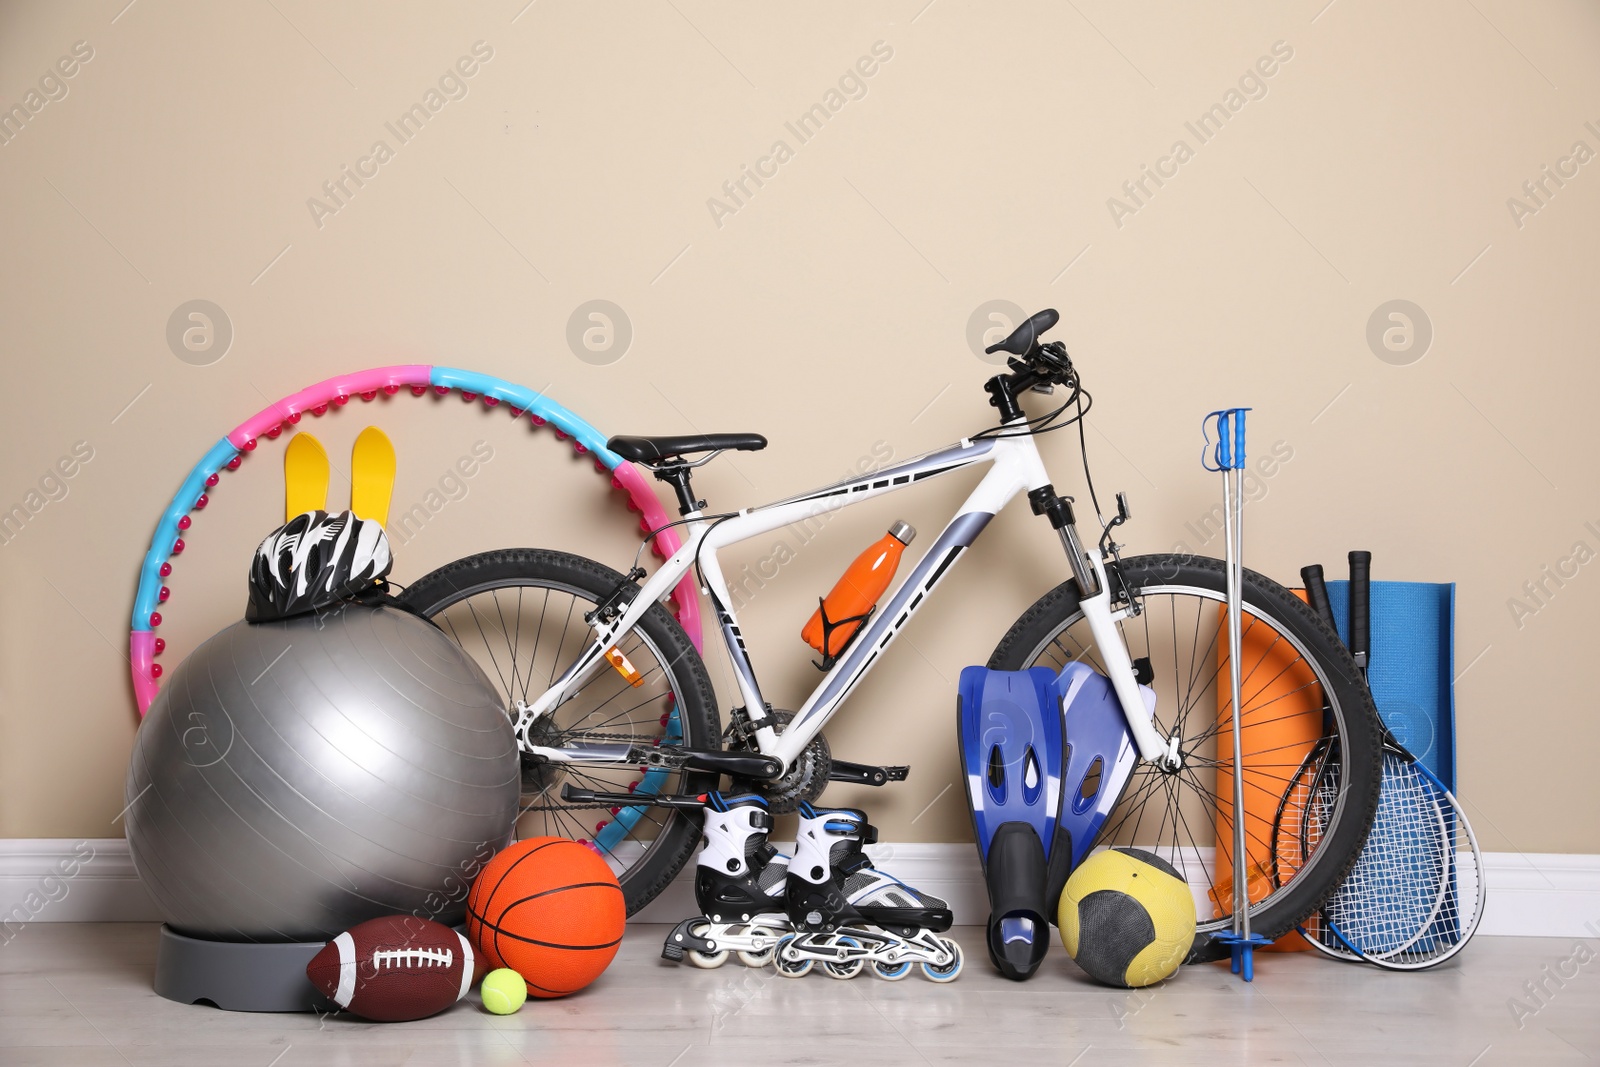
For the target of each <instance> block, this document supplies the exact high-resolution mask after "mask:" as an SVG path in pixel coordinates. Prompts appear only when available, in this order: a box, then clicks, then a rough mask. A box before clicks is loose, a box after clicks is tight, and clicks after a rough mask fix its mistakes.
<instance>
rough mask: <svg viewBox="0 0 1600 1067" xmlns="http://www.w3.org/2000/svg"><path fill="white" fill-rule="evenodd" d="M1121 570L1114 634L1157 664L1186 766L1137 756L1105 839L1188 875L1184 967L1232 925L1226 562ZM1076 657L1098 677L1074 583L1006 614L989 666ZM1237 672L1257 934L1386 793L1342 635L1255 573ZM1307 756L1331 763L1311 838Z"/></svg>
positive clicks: (1128, 564) (1136, 564) (1296, 914)
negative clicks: (1189, 932) (1190, 936)
mask: <svg viewBox="0 0 1600 1067" xmlns="http://www.w3.org/2000/svg"><path fill="white" fill-rule="evenodd" d="M1121 570H1122V580H1123V583H1124V585H1125V589H1124V590H1116V589H1114V590H1113V592H1114V593H1116V594H1118V595H1119V599H1120V600H1122V601H1123V603H1122V604H1121V605H1120V606H1121V608H1122V609H1124V611H1125V614H1124V615H1123V616H1122V617H1121V618H1120V620H1119V622H1118V623H1117V628H1118V630H1119V631H1120V632H1121V634H1122V637H1123V640H1124V641H1125V642H1127V645H1128V652H1129V654H1130V655H1131V656H1132V657H1134V659H1135V660H1138V659H1141V658H1144V659H1148V660H1149V661H1150V669H1151V672H1152V675H1153V678H1152V681H1151V687H1152V688H1153V689H1154V690H1155V692H1156V709H1155V726H1156V730H1157V732H1158V733H1160V735H1161V736H1162V737H1164V738H1167V737H1171V736H1173V735H1174V733H1176V734H1178V735H1179V736H1180V738H1181V740H1180V743H1179V748H1180V751H1181V752H1182V753H1183V756H1184V767H1183V768H1182V769H1181V770H1179V771H1177V772H1168V771H1165V770H1162V769H1160V768H1158V767H1156V766H1154V765H1152V764H1149V763H1145V762H1143V761H1140V762H1139V763H1138V764H1137V765H1136V766H1135V768H1134V770H1133V772H1132V774H1131V775H1130V777H1129V778H1128V781H1127V783H1126V786H1125V787H1124V789H1123V793H1122V797H1121V799H1120V800H1119V802H1118V804H1117V806H1116V808H1114V809H1113V810H1112V812H1111V814H1110V816H1109V817H1108V818H1107V819H1106V821H1105V823H1104V824H1103V826H1102V828H1101V831H1100V834H1099V836H1098V837H1097V839H1096V843H1097V844H1099V845H1132V846H1134V847H1137V848H1143V849H1146V850H1148V851H1151V852H1154V853H1155V854H1157V855H1159V856H1161V857H1162V858H1163V859H1165V860H1167V861H1168V862H1170V863H1172V864H1173V866H1175V867H1176V868H1177V869H1178V870H1179V871H1181V872H1182V873H1183V875H1184V877H1185V878H1187V879H1188V881H1189V885H1190V888H1191V890H1192V891H1193V892H1194V893H1195V897H1196V904H1197V907H1198V909H1199V914H1200V926H1199V933H1198V936H1196V938H1195V945H1194V949H1193V950H1192V951H1191V953H1190V956H1189V962H1203V961H1207V960H1213V959H1220V958H1222V957H1223V956H1225V955H1227V948H1226V946H1224V945H1222V944H1220V943H1216V942H1214V941H1213V940H1212V937H1211V935H1212V934H1215V933H1220V932H1223V931H1226V930H1228V929H1231V926H1232V921H1233V899H1232V875H1231V861H1230V860H1229V859H1228V856H1229V855H1230V854H1231V849H1232V840H1233V819H1234V813H1233V797H1232V788H1233V785H1232V782H1233V773H1234V767H1233V740H1232V722H1233V714H1232V709H1231V707H1230V704H1231V699H1230V697H1229V694H1228V683H1227V678H1228V642H1227V630H1226V623H1225V620H1224V608H1225V605H1226V603H1227V574H1226V569H1225V565H1224V564H1223V563H1222V561H1220V560H1213V559H1205V558H1200V557H1194V556H1187V555H1164V556H1136V557H1132V558H1130V559H1127V560H1124V561H1123V562H1122V568H1121ZM1130 604H1131V605H1133V606H1136V607H1137V609H1138V614H1133V613H1132V612H1131V611H1128V610H1127V609H1128V607H1129V605H1130ZM1079 660H1081V661H1082V662H1085V663H1087V664H1089V665H1090V666H1092V667H1094V668H1095V669H1096V670H1099V671H1101V672H1102V673H1104V666H1103V663H1102V662H1101V659H1100V656H1099V655H1098V653H1097V651H1096V649H1095V646H1094V641H1093V638H1092V637H1091V635H1090V633H1089V626H1088V623H1087V621H1086V620H1085V619H1084V617H1083V613H1082V611H1081V610H1080V608H1079V606H1078V593H1077V586H1076V585H1075V584H1074V583H1072V582H1065V583H1063V584H1061V585H1059V586H1057V587H1056V588H1055V589H1053V590H1051V591H1050V592H1049V593H1046V594H1045V595H1044V596H1043V597H1041V598H1040V599H1039V600H1038V601H1037V602H1036V603H1035V604H1034V605H1033V606H1032V607H1031V608H1029V609H1028V610H1027V611H1026V612H1025V613H1023V615H1022V617H1021V618H1019V619H1018V620H1017V622H1016V623H1015V624H1013V626H1012V627H1011V629H1010V631H1009V632H1007V634H1006V636H1005V637H1004V638H1003V639H1002V640H1001V642H1000V644H999V645H998V646H997V647H996V648H995V651H994V655H992V656H991V657H990V658H989V667H990V668H992V669H996V670H1023V669H1025V668H1028V667H1034V666H1046V667H1050V668H1051V669H1053V670H1057V671H1059V670H1061V669H1062V668H1063V667H1065V666H1066V665H1067V664H1068V663H1069V662H1073V661H1079ZM1240 677H1241V680H1242V685H1241V701H1242V703H1243V705H1244V707H1243V714H1242V716H1241V719H1242V722H1243V732H1242V734H1241V738H1240V741H1241V747H1242V749H1243V752H1242V755H1243V761H1244V789H1245V812H1244V823H1245V837H1246V865H1247V871H1248V872H1249V878H1248V880H1247V884H1248V885H1249V887H1250V905H1249V907H1250V922H1251V928H1252V931H1253V932H1255V933H1260V934H1263V935H1265V936H1266V937H1269V938H1275V937H1278V936H1280V935H1282V934H1284V933H1286V932H1287V931H1289V930H1290V929H1292V928H1293V927H1294V925H1295V924H1296V923H1298V922H1300V921H1301V920H1303V919H1304V918H1305V917H1306V916H1307V915H1309V914H1310V913H1311V912H1312V911H1314V910H1316V909H1317V908H1318V907H1319V906H1321V905H1322V903H1323V902H1324V901H1325V900H1327V898H1328V896H1329V895H1330V894H1331V893H1332V892H1333V891H1334V889H1335V888H1336V887H1337V886H1338V885H1339V882H1340V881H1341V880H1342V879H1343V877H1344V875H1345V873H1346V872H1347V871H1349V869H1350V867H1351V865H1352V864H1353V863H1354V862H1355V859H1356V854H1357V853H1358V851H1359V850H1360V848H1361V845H1362V842H1363V841H1364V840H1365V839H1366V833H1367V829H1368V827H1369V826H1370V824H1371V821H1372V816H1373V811H1374V809H1375V808H1376V806H1377V802H1378V784H1379V759H1380V751H1381V750H1380V743H1379V732H1378V731H1379V727H1378V718H1377V711H1376V709H1375V708H1374V707H1373V705H1372V698H1371V696H1370V694H1369V693H1368V692H1367V689H1366V687H1365V686H1364V685H1363V684H1361V681H1360V677H1359V674H1358V673H1357V670H1356V666H1355V662H1354V661H1353V660H1352V659H1351V658H1350V654H1349V652H1348V651H1347V650H1346V649H1345V647H1344V645H1343V644H1342V643H1340V641H1339V638H1338V636H1337V635H1336V634H1334V633H1333V632H1332V631H1331V630H1329V629H1328V628H1327V626H1326V625H1325V624H1324V623H1323V622H1322V621H1321V620H1320V619H1318V618H1317V617H1316V616H1315V615H1314V614H1313V613H1312V612H1311V610H1310V609H1309V608H1307V607H1306V605H1305V604H1304V603H1303V602H1302V601H1300V600H1299V599H1298V598H1297V597H1295V596H1294V594H1292V593H1290V592H1289V591H1288V590H1287V589H1285V588H1283V587H1282V586H1280V585H1278V584H1277V583H1276V582H1274V581H1272V580H1271V579H1269V578H1266V577H1264V576H1263V575H1260V574H1257V573H1256V572H1254V571H1250V570H1246V571H1245V572H1244V615H1243V624H1242V641H1241V654H1240ZM1071 740H1072V739H1071V738H1070V737H1069V738H1068V739H1067V741H1068V743H1069V744H1070V743H1071ZM1312 752H1316V753H1318V756H1317V757H1316V758H1318V759H1321V760H1325V761H1327V762H1328V763H1329V764H1330V765H1331V766H1332V767H1333V768H1334V769H1335V771H1336V773H1330V774H1329V775H1327V776H1326V777H1325V778H1324V779H1323V780H1324V781H1328V782H1337V786H1336V788H1335V790H1334V793H1333V794H1332V795H1330V796H1326V797H1324V798H1323V803H1321V804H1320V805H1319V807H1318V811H1317V815H1318V827H1319V831H1320V832H1319V835H1318V836H1317V837H1316V838H1315V839H1314V840H1312V839H1310V838H1307V837H1306V836H1305V835H1302V834H1300V833H1298V832H1297V830H1296V827H1297V826H1298V822H1297V820H1299V819H1300V818H1301V817H1302V815H1303V814H1304V812H1305V803H1306V798H1305V797H1304V796H1303V795H1301V794H1303V793H1304V788H1303V786H1304V781H1303V776H1302V775H1301V774H1300V773H1299V772H1300V771H1301V769H1302V767H1303V765H1304V763H1305V761H1306V760H1307V759H1308V758H1309V757H1310V754H1311V753H1312ZM1297 783H1298V786H1299V788H1297ZM1091 795H1092V794H1091ZM1286 820H1287V823H1288V824H1289V827H1290V828H1289V829H1288V830H1287V831H1286V829H1285V826H1286Z"/></svg>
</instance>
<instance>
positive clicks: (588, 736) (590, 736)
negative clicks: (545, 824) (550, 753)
mask: <svg viewBox="0 0 1600 1067" xmlns="http://www.w3.org/2000/svg"><path fill="white" fill-rule="evenodd" d="M573 738H581V739H582V740H585V741H621V742H624V743H626V744H630V745H643V744H645V743H646V742H645V741H644V740H643V739H641V738H638V737H633V736H630V735H627V734H605V733H591V732H588V731H584V732H583V733H575V734H569V735H566V737H565V738H564V739H565V740H571V739H573ZM616 766H617V767H631V766H634V765H633V764H628V763H619V764H616ZM653 769H656V770H670V769H672V768H653ZM620 806H622V805H617V804H568V803H566V802H565V801H563V802H561V803H559V804H528V805H526V806H522V805H519V806H518V809H517V814H518V816H519V817H520V816H522V815H525V814H527V813H528V812H530V811H610V810H611V809H612V808H615V807H620ZM638 806H639V807H644V806H645V805H642V804H641V805H638Z"/></svg>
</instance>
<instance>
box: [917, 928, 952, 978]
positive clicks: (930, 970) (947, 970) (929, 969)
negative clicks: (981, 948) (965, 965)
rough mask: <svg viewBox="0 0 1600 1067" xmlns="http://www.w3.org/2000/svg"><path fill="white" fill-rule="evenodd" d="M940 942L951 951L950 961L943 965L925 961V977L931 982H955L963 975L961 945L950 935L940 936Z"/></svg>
mask: <svg viewBox="0 0 1600 1067" xmlns="http://www.w3.org/2000/svg"><path fill="white" fill-rule="evenodd" d="M939 944H940V945H941V946H942V947H943V948H944V949H945V950H946V951H947V952H949V953H950V962H949V963H947V964H945V965H944V966H943V967H936V966H934V965H933V964H931V963H924V964H923V965H922V974H923V977H925V978H927V979H928V980H929V981H931V982H954V981H955V980H956V979H957V978H959V977H960V976H961V963H962V959H961V946H960V945H958V944H956V943H955V942H954V941H952V940H950V939H949V938H948V937H941V938H939Z"/></svg>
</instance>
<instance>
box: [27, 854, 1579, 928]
mask: <svg viewBox="0 0 1600 1067" xmlns="http://www.w3.org/2000/svg"><path fill="white" fill-rule="evenodd" d="M780 847H781V846H780ZM785 851H789V850H788V849H785ZM867 851H868V854H869V855H870V856H871V857H872V859H873V862H874V863H875V864H877V865H878V866H880V867H882V868H883V869H884V870H886V871H888V872H890V873H892V874H893V875H894V876H895V877H896V878H899V879H900V880H901V881H903V882H905V883H906V884H908V885H912V886H915V887H917V888H918V889H921V890H923V891H925V892H928V893H931V894H933V895H934V896H937V897H941V898H943V899H944V900H946V901H948V902H949V903H950V907H951V910H953V911H954V912H955V916H956V922H957V923H959V924H962V925H978V924H981V923H983V922H984V920H985V919H986V918H987V916H988V913H989V902H988V897H987V894H986V893H985V891H984V886H983V874H982V871H981V870H980V869H979V866H978V856H977V850H976V849H974V848H973V847H972V846H971V845H970V844H898V845H897V844H881V845H875V846H873V847H871V848H869V849H868V850H867ZM1483 858H1484V867H1485V872H1486V877H1487V878H1488V883H1489V884H1488V903H1487V905H1486V906H1485V911H1484V917H1483V925H1482V927H1480V928H1479V932H1480V933H1483V934H1506V935H1516V936H1522V937H1594V936H1596V929H1600V855H1586V854H1569V853H1553V852H1546V853H1520V852H1487V853H1484V857H1483ZM692 871H693V867H690V868H689V869H688V870H687V871H685V873H684V876H683V877H680V878H679V879H678V880H677V881H676V882H674V883H673V884H672V885H671V886H670V887H668V889H667V890H666V892H664V893H662V894H661V896H660V897H658V898H657V899H656V900H655V901H654V902H653V903H652V904H651V905H650V906H649V907H648V908H645V909H644V910H643V911H641V912H640V913H639V914H638V915H636V916H634V921H635V922H644V923H676V922H678V921H680V920H682V919H686V918H688V917H689V916H691V915H694V914H695V906H694V886H693V874H692ZM1204 913H1205V912H1204V911H1203V912H1202V914H1204ZM159 918H160V916H159V915H158V914H157V912H156V909H155V905H154V904H153V903H152V902H151V900H150V897H149V896H148V895H147V894H146V893H145V891H144V886H143V885H141V884H140V882H139V879H138V876H137V875H136V874H135V873H134V869H133V861H132V859H131V858H130V857H129V855H128V843H127V842H126V841H125V840H123V839H122V838H102V839H94V840H89V841H82V840H74V839H70V838H61V839H55V838H11V839H0V940H9V939H10V938H11V937H12V936H14V935H15V934H16V932H17V930H18V929H19V927H20V926H21V925H24V924H26V923H28V922H145V921H153V920H156V919H159Z"/></svg>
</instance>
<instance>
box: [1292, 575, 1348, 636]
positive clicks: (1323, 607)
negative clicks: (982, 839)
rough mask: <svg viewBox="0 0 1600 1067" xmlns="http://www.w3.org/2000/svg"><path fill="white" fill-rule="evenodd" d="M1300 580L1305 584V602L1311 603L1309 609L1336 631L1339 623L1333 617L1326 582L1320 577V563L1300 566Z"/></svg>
mask: <svg viewBox="0 0 1600 1067" xmlns="http://www.w3.org/2000/svg"><path fill="white" fill-rule="evenodd" d="M1300 581H1301V582H1303V583H1304V584H1305V587H1306V603H1307V604H1309V605H1311V610H1312V611H1314V612H1316V614H1317V618H1319V619H1321V620H1322V621H1323V622H1325V623H1327V624H1328V629H1330V630H1332V631H1333V632H1334V633H1338V632H1339V624H1338V623H1337V622H1335V621H1334V618H1333V605H1332V604H1330V603H1328V583H1327V582H1326V581H1324V580H1323V577H1322V564H1320V563H1313V564H1311V566H1309V567H1301V568H1300Z"/></svg>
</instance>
